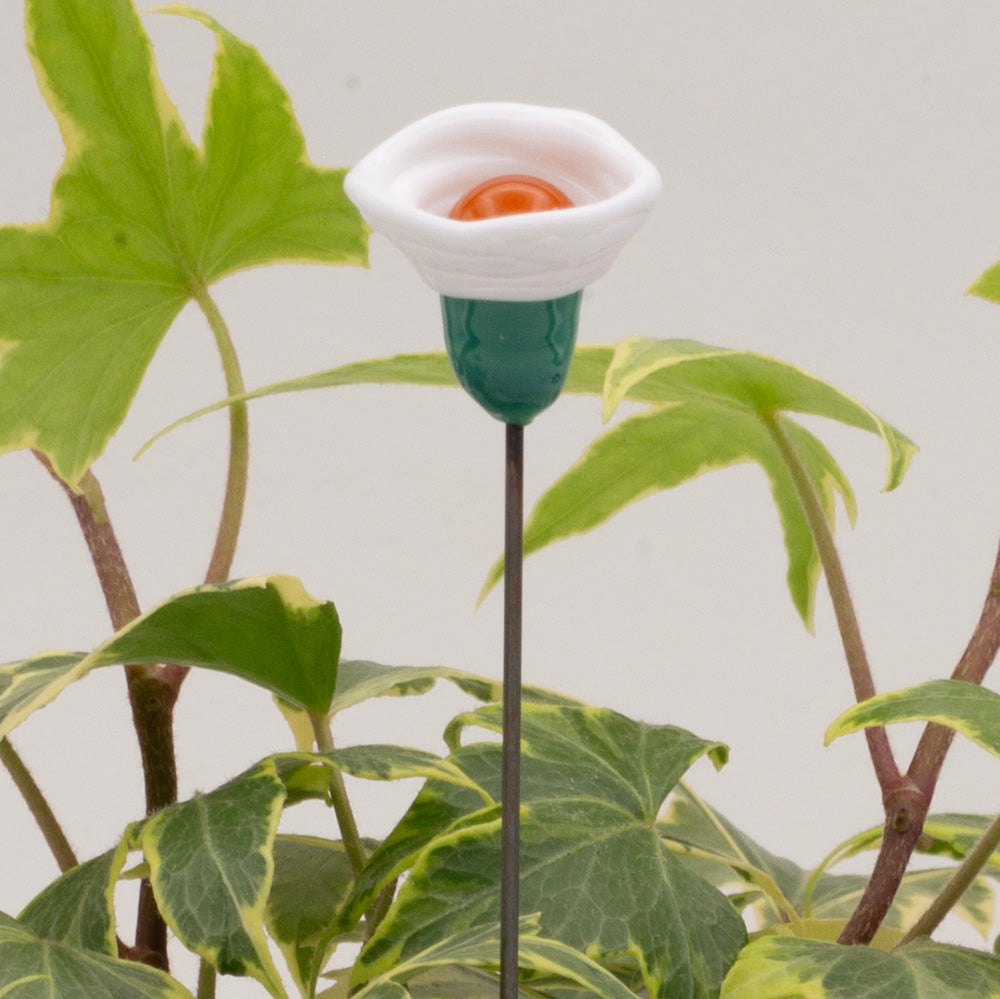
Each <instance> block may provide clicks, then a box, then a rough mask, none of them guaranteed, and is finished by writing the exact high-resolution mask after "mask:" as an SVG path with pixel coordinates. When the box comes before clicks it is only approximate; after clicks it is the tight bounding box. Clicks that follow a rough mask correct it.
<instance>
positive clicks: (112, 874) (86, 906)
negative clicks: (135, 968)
mask: <svg viewBox="0 0 1000 999" xmlns="http://www.w3.org/2000/svg"><path fill="white" fill-rule="evenodd" d="M125 845H126V844H125V842H124V841H123V842H122V843H121V844H120V845H119V846H118V847H117V848H116V849H114V850H109V851H108V852H107V853H103V854H101V856H99V857H95V858H94V859H93V860H87V861H84V862H83V863H82V864H79V865H78V866H77V867H74V868H72V869H71V870H69V871H67V872H66V873H65V874H63V875H62V877H60V878H57V879H56V880H55V881H53V882H52V884H50V885H49V886H48V887H47V888H45V889H44V890H43V891H42V892H40V893H39V894H38V895H36V896H35V897H34V898H33V899H32V900H31V901H30V902H29V903H28V905H27V906H26V907H25V908H24V910H23V911H22V912H21V914H20V915H19V916H18V917H17V918H18V921H19V922H20V923H21V924H22V925H24V926H25V927H27V928H28V929H29V930H31V931H32V932H33V933H34V934H35V935H36V936H38V937H40V938H41V939H43V940H55V941H58V942H59V943H64V944H68V945H69V946H71V947H79V948H81V949H83V950H93V951H97V952H98V953H101V954H109V955H111V956H112V957H115V956H117V954H118V949H117V945H116V941H115V913H114V899H113V893H114V887H115V882H116V881H117V879H118V875H119V874H120V873H121V869H122V866H123V864H124V862H125Z"/></svg>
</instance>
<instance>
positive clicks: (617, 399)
mask: <svg viewBox="0 0 1000 999" xmlns="http://www.w3.org/2000/svg"><path fill="white" fill-rule="evenodd" d="M642 382H648V384H647V386H646V391H647V393H649V394H653V393H655V394H656V395H657V396H658V398H657V400H656V401H658V402H664V403H666V402H682V401H684V400H686V399H691V398H696V397H700V396H709V397H715V398H722V399H727V400H729V401H730V402H732V403H735V404H736V405H740V406H743V407H745V408H746V409H748V410H750V411H752V412H754V413H757V414H765V415H766V414H773V413H778V412H795V413H811V414H812V415H814V416H823V417H826V418H827V419H830V420H837V421H838V422H840V423H846V424H847V425H848V426H852V427H857V428H858V429H859V430H867V431H869V432H870V433H873V434H876V435H878V436H879V437H881V438H882V440H883V442H884V443H885V446H886V450H887V451H888V456H889V468H888V473H887V476H886V483H885V488H886V489H895V488H896V486H898V485H899V483H900V482H901V481H902V479H903V476H904V475H905V474H906V470H907V468H908V467H909V464H910V460H911V459H912V457H913V454H914V452H915V450H916V447H915V445H914V444H913V442H912V441H910V440H909V439H908V438H907V437H906V436H904V435H903V434H901V433H900V432H899V431H898V430H896V429H895V428H893V427H891V426H889V424H887V423H886V422H885V421H884V420H882V419H881V418H879V417H878V416H876V415H875V413H873V412H872V411H871V410H870V409H869V408H868V407H867V406H864V405H862V404H861V403H859V402H858V401H857V400H855V399H852V398H851V397H850V396H848V395H845V394H844V393H843V392H841V391H840V390H839V389H836V388H834V387H833V386H832V385H830V384H828V383H827V382H824V381H822V380H820V379H819V378H816V377H815V376H814V375H811V374H809V373H808V372H805V371H803V370H802V369H801V368H797V367H795V366H794V365H792V364H788V363H786V362H785V361H778V360H776V359H775V358H773V357H765V356H764V355H763V354H755V353H753V352H751V351H747V350H730V349H728V348H721V347H712V346H710V345H708V344H703V343H697V342H696V341H693V340H650V339H646V338H643V337H632V338H630V339H627V340H624V341H622V343H620V344H619V345H618V348H617V350H616V351H615V356H614V358H613V359H612V361H611V364H610V365H609V366H608V373H607V380H606V382H605V387H604V416H605V419H608V418H610V416H611V414H612V413H613V412H614V411H615V409H617V408H618V406H619V405H620V403H621V402H622V401H623V400H624V399H625V398H626V397H631V396H632V394H633V390H634V389H635V387H636V386H637V385H639V384H640V383H642Z"/></svg>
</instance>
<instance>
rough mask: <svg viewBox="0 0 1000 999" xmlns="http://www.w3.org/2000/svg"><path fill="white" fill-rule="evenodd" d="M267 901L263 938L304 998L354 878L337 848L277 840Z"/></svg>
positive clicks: (310, 840)
mask: <svg viewBox="0 0 1000 999" xmlns="http://www.w3.org/2000/svg"><path fill="white" fill-rule="evenodd" d="M273 856H274V876H273V879H272V882H271V891H270V894H269V895H268V899H267V909H266V924H267V929H268V932H269V933H270V935H271V937H272V938H273V939H274V941H275V942H276V943H277V944H278V946H279V947H280V948H281V951H282V953H283V954H284V955H285V960H286V962H287V964H288V968H289V970H290V971H291V973H292V977H293V978H294V980H295V984H296V985H297V986H298V987H299V991H300V992H301V993H302V994H303V995H308V987H309V986H308V983H309V982H310V980H311V977H312V973H313V968H314V965H315V963H316V961H317V958H318V957H320V956H321V955H319V954H318V953H317V951H318V950H319V949H321V948H322V949H324V950H325V948H323V944H324V942H325V941H324V934H325V931H326V929H327V927H328V926H329V925H330V924H331V923H332V922H333V921H334V918H335V917H336V915H337V912H338V911H339V909H340V907H341V906H342V905H343V904H344V902H346V900H347V898H348V896H349V895H350V892H351V888H352V887H353V884H354V874H353V872H352V870H351V865H350V862H349V861H348V859H347V856H346V854H345V852H344V847H343V844H342V843H340V842H338V841H334V840H328V839H320V838H318V837H315V836H290V835H282V836H277V837H276V838H275V840H274V848H273Z"/></svg>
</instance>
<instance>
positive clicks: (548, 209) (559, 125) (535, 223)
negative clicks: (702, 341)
mask: <svg viewBox="0 0 1000 999" xmlns="http://www.w3.org/2000/svg"><path fill="white" fill-rule="evenodd" d="M345 188H346V191H347V194H348V196H349V197H350V198H351V199H352V200H353V201H354V203H355V204H356V205H357V206H358V208H359V209H360V211H361V214H362V215H363V216H364V218H365V219H366V221H367V222H368V223H369V225H371V227H372V228H373V229H374V230H375V231H376V232H380V233H382V234H383V235H385V236H387V237H388V238H389V239H390V240H391V241H392V242H393V243H395V244H396V245H397V246H398V247H399V249H400V250H401V251H402V252H403V253H404V254H405V255H406V256H407V257H408V258H409V259H410V260H411V261H412V262H413V264H414V265H415V266H416V268H417V270H418V271H419V272H420V274H421V275H422V276H423V278H424V280H425V281H426V282H427V283H428V284H429V285H430V286H431V287H432V288H433V289H434V290H435V291H437V292H438V293H439V294H440V295H441V296H442V308H443V313H444V320H445V334H446V343H447V346H448V352H449V356H450V358H451V361H452V364H453V366H454V367H455V371H456V374H457V375H458V378H459V381H460V382H461V383H462V384H463V386H465V388H466V389H467V390H468V391H469V392H470V393H471V394H472V395H473V396H474V397H475V398H476V399H477V401H479V402H480V403H481V404H482V405H483V406H484V407H485V408H486V409H487V410H488V411H489V412H491V413H492V414H493V415H494V416H496V417H497V418H499V419H502V420H505V421H506V422H513V423H521V424H524V423H527V422H529V421H530V420H531V419H532V418H533V416H535V415H536V414H537V413H538V412H540V411H541V410H542V409H544V408H545V407H546V406H548V405H549V404H550V403H551V402H553V401H554V400H555V398H556V396H558V394H559V391H560V390H561V388H562V384H563V382H564V381H565V376H566V372H567V371H568V368H569V362H570V359H571V358H572V351H573V342H574V340H575V336H576V323H577V315H578V310H579V298H580V292H581V290H582V289H583V288H584V287H585V286H586V285H587V284H589V283H590V282H592V281H594V280H596V279H597V278H598V277H600V276H601V275H602V274H603V273H604V272H605V271H606V270H607V269H608V268H609V267H610V266H611V264H612V262H613V261H614V259H615V257H616V256H617V254H618V253H619V251H620V250H621V248H622V247H623V246H624V245H625V243H626V242H627V241H628V239H629V238H630V237H631V236H632V235H633V234H634V233H635V231H636V230H637V229H638V228H639V227H640V226H641V225H642V224H643V222H644V221H645V220H646V218H647V216H648V215H649V213H650V211H651V209H652V207H653V204H654V202H655V201H656V198H657V196H658V194H659V191H660V177H659V174H658V173H657V171H656V168H655V167H653V165H652V164H651V163H650V162H649V161H648V160H647V159H646V158H645V157H643V156H642V155H641V154H640V153H639V152H637V151H636V150H635V149H634V148H633V147H632V146H631V145H630V144H629V143H628V142H627V141H626V140H625V139H624V138H623V137H622V136H621V135H620V134H619V133H618V132H616V131H615V130H614V129H613V128H611V127H610V126H608V125H606V124H605V123H604V122H602V121H600V120H598V119H597V118H594V117H592V116H591V115H588V114H584V113H582V112H579V111H570V110H564V109H559V108H544V107H536V106H534V105H525V104H504V103H490V104H468V105H462V106H460V107H454V108H449V109H447V110H444V111H439V112H437V113H436V114H432V115H430V116H428V117H426V118H423V119H421V120H419V121H417V122H414V123H413V124H411V125H409V126H407V127H406V128H404V129H402V130H401V131H400V132H397V133H396V134H395V135H393V136H391V137H390V138H388V139H386V140H385V141H384V142H383V143H382V144H381V145H379V146H378V147H377V148H375V149H374V150H373V151H372V152H370V153H369V154H368V155H367V156H365V157H364V159H362V160H361V162H360V163H358V165H357V166H356V167H354V169H353V170H351V171H350V173H349V174H348V175H347V179H346V182H345Z"/></svg>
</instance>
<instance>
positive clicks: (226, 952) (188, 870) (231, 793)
mask: <svg viewBox="0 0 1000 999" xmlns="http://www.w3.org/2000/svg"><path fill="white" fill-rule="evenodd" d="M284 802H285V787H284V784H283V783H282V781H281V778H280V777H279V776H278V773H277V770H276V769H275V765H274V762H273V761H271V760H264V761H263V762H261V763H259V764H258V765H257V766H256V767H254V768H253V769H252V770H249V771H247V772H246V773H245V774H242V775H241V776H239V777H237V778H235V779H234V780H232V781H230V782H229V783H228V784H224V785H223V786H222V787H220V788H218V789H216V790H215V791H211V792H209V793H208V794H197V795H195V796H194V797H193V798H192V799H191V800H190V801H185V802H181V803H180V804H176V805H171V806H170V807H168V808H165V809H163V810H162V811H159V812H157V813H156V814H155V815H154V816H153V817H152V818H150V819H149V820H148V821H147V822H145V823H144V824H143V826H142V828H141V830H140V831H139V845H140V847H141V849H142V851H143V852H144V853H145V855H146V860H147V861H148V863H149V877H150V881H151V883H152V886H153V892H154V894H155V896H156V902H157V905H158V906H159V908H160V911H161V912H162V913H163V917H164V919H165V920H166V921H167V924H168V925H169V926H170V928H171V929H172V930H173V931H174V933H175V934H176V935H177V937H178V939H180V941H181V942H182V943H183V944H184V946H185V947H187V948H188V949H190V950H192V951H194V952H195V953H196V954H198V955H200V956H201V957H202V958H204V959H205V960H206V961H208V962H209V963H210V964H212V966H213V967H215V968H217V969H218V970H219V971H220V972H221V973H222V974H227V975H247V976H250V977H253V978H256V979H257V980H258V981H259V982H261V983H262V984H263V985H264V987H265V988H266V989H267V990H268V992H269V993H270V994H271V995H272V996H275V997H277V999H286V996H287V993H286V992H285V989H284V986H283V985H282V984H281V980H280V977H279V975H278V971H277V969H276V968H275V966H274V962H273V960H272V959H271V954H270V951H269V950H268V945H267V938H266V936H265V933H264V919H265V914H266V905H267V899H268V894H269V892H270V890H271V883H272V877H273V872H274V856H273V849H274V839H275V835H276V832H277V827H278V819H279V818H280V816H281V810H282V807H283V805H284Z"/></svg>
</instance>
